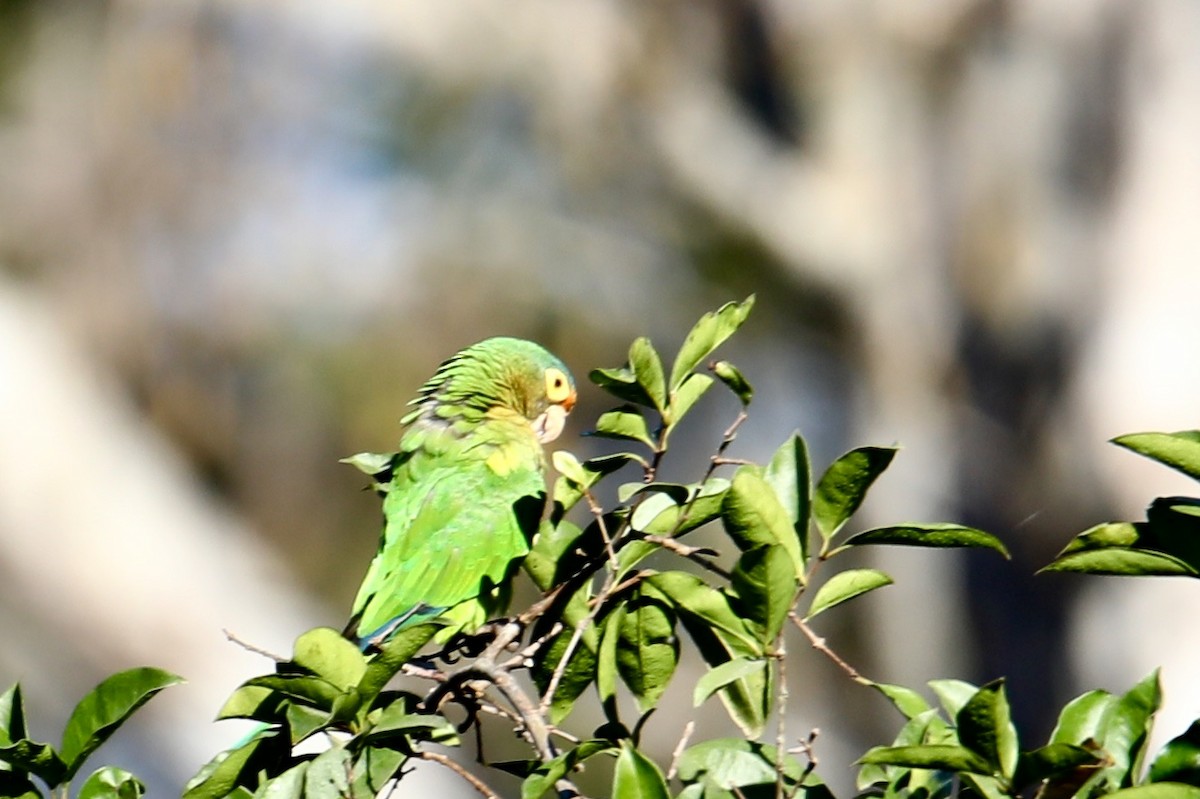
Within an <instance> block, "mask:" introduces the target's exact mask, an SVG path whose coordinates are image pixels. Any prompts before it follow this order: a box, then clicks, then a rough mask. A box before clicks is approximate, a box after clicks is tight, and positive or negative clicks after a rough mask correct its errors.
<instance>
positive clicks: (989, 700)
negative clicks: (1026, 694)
mask: <svg viewBox="0 0 1200 799" xmlns="http://www.w3.org/2000/svg"><path fill="white" fill-rule="evenodd" d="M955 726H956V727H957V728H958V740H959V742H960V743H961V744H962V745H963V746H965V747H967V748H968V749H970V750H971V751H972V752H975V753H976V754H978V755H979V756H980V757H982V758H983V759H984V760H986V761H987V762H988V764H990V765H991V766H992V769H993V770H994V771H996V772H999V773H1000V774H1002V775H1004V777H1006V778H1008V779H1011V778H1012V776H1013V774H1015V773H1016V769H1017V756H1018V754H1019V749H1018V747H1017V730H1016V727H1014V726H1013V723H1012V716H1011V713H1010V711H1009V707H1008V697H1007V695H1006V693H1005V691H1004V680H1003V679H1000V680H994V681H993V682H990V683H988V684H987V685H984V686H983V687H981V688H980V689H979V690H978V691H976V692H975V695H974V696H973V697H971V698H970V699H969V700H968V701H967V703H966V704H965V705H963V707H962V710H960V711H958V715H957V716H956V717H955Z"/></svg>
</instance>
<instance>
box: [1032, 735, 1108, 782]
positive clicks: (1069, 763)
mask: <svg viewBox="0 0 1200 799" xmlns="http://www.w3.org/2000/svg"><path fill="white" fill-rule="evenodd" d="M1102 762H1103V759H1102V758H1101V757H1100V755H1098V754H1097V753H1095V752H1092V751H1090V750H1088V749H1084V748H1083V747H1082V746H1076V745H1074V744H1065V743H1051V744H1047V745H1046V746H1043V747H1041V748H1038V749H1034V750H1033V751H1032V752H1025V753H1023V754H1022V755H1021V757H1020V760H1019V761H1018V762H1017V773H1016V777H1015V779H1014V787H1015V788H1017V789H1020V788H1023V787H1025V786H1029V785H1033V784H1035V783H1039V782H1041V781H1042V780H1058V779H1060V778H1062V777H1064V776H1066V777H1071V778H1073V782H1075V781H1078V782H1079V784H1081V785H1082V781H1081V778H1082V780H1086V778H1087V775H1089V774H1091V773H1092V772H1094V771H1095V770H1096V768H1098V767H1099V765H1100V764H1101V763H1102Z"/></svg>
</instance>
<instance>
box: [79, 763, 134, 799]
mask: <svg viewBox="0 0 1200 799" xmlns="http://www.w3.org/2000/svg"><path fill="white" fill-rule="evenodd" d="M145 793H146V786H145V785H143V784H142V781H141V780H139V779H138V778H137V777H135V776H133V775H132V774H130V773H129V772H128V771H126V770H125V769H120V768H115V767H113V766H105V767H104V768H102V769H99V770H97V771H94V772H92V775H91V776H90V777H88V778H87V780H86V781H84V783H83V785H81V786H79V793H78V794H77V799H138V797H140V796H142V795H144V794H145Z"/></svg>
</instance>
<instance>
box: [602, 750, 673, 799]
mask: <svg viewBox="0 0 1200 799" xmlns="http://www.w3.org/2000/svg"><path fill="white" fill-rule="evenodd" d="M669 797H670V792H669V791H668V790H667V781H666V779H664V778H663V775H662V772H661V771H659V770H658V766H656V765H654V761H652V760H650V759H649V758H648V757H646V756H645V755H643V754H642V753H641V752H639V751H638V750H637V749H636V748H634V746H633V743H632V742H630V741H629V740H628V739H626V740H624V741H622V742H621V753H620V754H619V755H617V764H616V767H615V769H614V772H613V799H669Z"/></svg>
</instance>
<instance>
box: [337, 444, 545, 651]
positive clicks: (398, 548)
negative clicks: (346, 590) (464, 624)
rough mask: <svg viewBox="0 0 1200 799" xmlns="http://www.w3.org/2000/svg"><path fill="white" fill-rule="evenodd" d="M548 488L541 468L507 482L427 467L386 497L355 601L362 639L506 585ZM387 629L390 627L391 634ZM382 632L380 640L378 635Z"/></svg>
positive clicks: (483, 470) (472, 467)
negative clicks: (375, 547) (377, 540)
mask: <svg viewBox="0 0 1200 799" xmlns="http://www.w3.org/2000/svg"><path fill="white" fill-rule="evenodd" d="M544 490H545V485H544V482H543V479H542V477H541V475H540V473H539V472H538V470H537V469H536V468H529V469H527V470H526V469H520V470H516V472H515V473H513V472H510V473H509V474H507V475H505V476H504V477H503V478H501V477H499V476H497V475H496V473H495V472H494V471H493V470H492V469H491V468H489V466H488V464H487V463H486V462H484V461H468V462H464V461H462V460H459V461H456V462H455V463H453V464H446V465H442V466H434V467H432V468H423V469H421V475H420V479H419V480H415V481H412V482H406V481H404V480H398V481H397V483H395V484H393V485H392V486H391V488H390V490H389V492H388V494H387V496H386V497H385V499H384V503H383V507H384V516H385V527H384V533H383V541H382V542H381V546H380V550H379V553H378V554H377V555H376V556H375V559H374V560H373V561H372V562H371V566H370V569H369V570H368V572H367V576H366V578H365V579H364V580H363V584H362V587H361V588H360V589H359V592H358V597H357V598H356V599H355V602H354V613H353V619H352V621H351V628H352V629H354V630H355V631H357V632H356V634H357V635H358V636H359V637H360V638H375V637H387V635H388V634H390V632H391V631H392V630H395V629H398V628H399V627H401V626H403V625H404V624H405V623H407V622H408V621H409V620H410V619H420V618H427V617H430V616H435V615H437V614H439V613H441V612H442V611H444V610H447V609H449V608H452V607H454V606H455V605H457V604H459V603H461V602H464V601H466V600H469V599H474V598H476V597H478V596H479V595H480V593H481V592H482V591H485V590H488V588H489V587H490V586H493V585H496V584H499V583H500V582H502V580H503V579H504V577H505V575H506V574H507V572H508V570H509V568H510V565H511V563H512V561H513V560H514V559H516V558H519V557H522V556H523V555H525V554H526V553H527V552H528V551H529V539H530V537H531V536H532V534H533V531H534V530H536V527H537V523H538V520H539V519H540V516H541V512H542V503H543V501H544V496H543V492H544ZM384 628H387V629H386V630H385V629H384ZM381 631H382V632H383V635H382V636H380V635H378V633H380V632H381Z"/></svg>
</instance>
